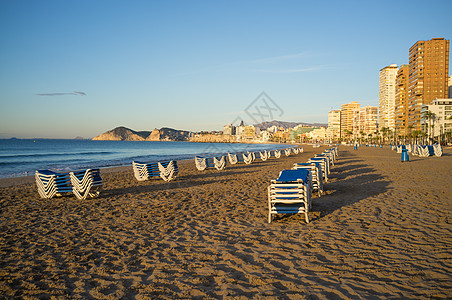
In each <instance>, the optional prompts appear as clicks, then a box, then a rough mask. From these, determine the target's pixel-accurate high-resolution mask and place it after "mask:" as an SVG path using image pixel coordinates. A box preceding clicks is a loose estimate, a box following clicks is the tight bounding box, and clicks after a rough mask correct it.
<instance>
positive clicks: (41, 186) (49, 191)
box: [35, 169, 103, 200]
mask: <svg viewBox="0 0 452 300" xmlns="http://www.w3.org/2000/svg"><path fill="white" fill-rule="evenodd" d="M35 180H36V186H37V187H38V193H39V195H40V196H41V197H42V198H47V199H50V198H53V197H55V196H63V195H64V194H74V195H75V196H76V197H77V198H78V199H83V200H84V199H86V198H87V197H91V198H92V197H97V196H98V195H99V194H100V191H101V189H102V186H103V182H102V177H101V176H100V170H99V169H87V170H82V171H73V172H69V173H57V172H53V171H50V170H37V171H36V173H35Z"/></svg>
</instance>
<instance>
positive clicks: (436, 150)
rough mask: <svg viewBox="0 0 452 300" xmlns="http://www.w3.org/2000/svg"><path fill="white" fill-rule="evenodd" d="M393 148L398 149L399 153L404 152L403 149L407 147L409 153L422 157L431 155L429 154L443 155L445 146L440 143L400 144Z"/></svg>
mask: <svg viewBox="0 0 452 300" xmlns="http://www.w3.org/2000/svg"><path fill="white" fill-rule="evenodd" d="M391 149H392V150H396V151H397V153H402V150H403V149H406V150H407V151H408V152H409V153H411V154H413V155H417V156H421V157H429V156H437V157H440V156H442V155H443V148H442V147H441V145H440V144H434V145H418V144H414V145H410V144H408V145H398V146H392V147H391Z"/></svg>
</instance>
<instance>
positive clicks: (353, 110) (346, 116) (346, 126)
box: [341, 101, 360, 138]
mask: <svg viewBox="0 0 452 300" xmlns="http://www.w3.org/2000/svg"><path fill="white" fill-rule="evenodd" d="M359 106H360V105H359V103H358V102H356V101H352V102H350V103H347V104H342V105H341V138H349V137H350V138H351V137H352V136H351V134H353V119H354V118H355V117H356V115H357V114H359Z"/></svg>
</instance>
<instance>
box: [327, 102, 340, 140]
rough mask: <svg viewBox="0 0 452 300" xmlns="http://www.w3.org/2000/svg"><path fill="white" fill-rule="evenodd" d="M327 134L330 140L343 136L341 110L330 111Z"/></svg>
mask: <svg viewBox="0 0 452 300" xmlns="http://www.w3.org/2000/svg"><path fill="white" fill-rule="evenodd" d="M326 136H327V138H328V139H329V140H330V141H334V140H337V139H339V138H340V137H341V111H340V110H331V111H329V112H328V128H327V130H326Z"/></svg>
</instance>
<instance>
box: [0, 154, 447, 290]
mask: <svg viewBox="0 0 452 300" xmlns="http://www.w3.org/2000/svg"><path fill="white" fill-rule="evenodd" d="M324 149H326V147H320V148H312V147H310V146H304V150H305V151H304V153H303V154H299V155H291V156H290V157H281V158H280V159H277V160H275V159H272V160H268V161H266V162H261V161H260V160H259V159H257V160H256V162H255V163H253V164H252V165H244V164H240V165H235V166H231V165H228V166H227V168H226V169H225V170H223V171H216V170H207V171H203V172H200V171H197V170H196V168H195V165H194V162H192V161H190V162H182V163H180V166H179V167H180V172H179V176H178V178H177V179H176V181H173V182H169V183H166V182H164V181H163V180H153V181H147V182H138V181H136V180H135V178H134V177H133V173H132V167H131V166H130V167H123V168H115V169H109V170H105V171H103V172H102V177H103V179H104V190H103V191H102V193H101V195H100V197H99V198H95V199H88V200H83V201H82V200H77V199H76V198H75V197H72V196H69V197H61V198H54V199H50V200H49V199H41V198H40V197H39V195H38V193H37V189H36V186H35V184H34V180H33V177H28V178H20V179H18V178H15V179H2V180H0V208H1V210H0V226H1V230H0V298H2V299H10V298H26V299H32V298H40V299H42V298H44V299H47V298H54V299H67V298H75V299H81V298H83V299H84V298H88V299H120V298H125V299H150V298H152V299H193V298H194V299H204V298H206V299H218V298H226V299H279V298H281V299H347V298H352V299H388V298H392V299H450V298H452V250H451V249H452V225H451V222H452V219H451V210H452V187H451V181H452V172H451V167H452V149H444V152H445V153H444V155H443V156H442V157H430V158H419V157H415V156H410V162H403V163H402V162H401V159H400V154H397V153H396V152H395V151H391V150H390V149H389V148H384V149H380V148H367V147H361V148H359V149H358V150H353V147H346V146H340V148H339V160H338V161H337V163H336V164H335V166H334V167H332V169H331V171H332V173H331V175H330V180H329V182H328V183H326V184H325V195H323V196H322V197H316V196H314V198H313V207H312V212H311V213H310V218H311V222H310V223H309V224H306V223H305V221H304V216H303V215H289V216H283V217H281V216H278V217H277V218H276V220H275V221H274V222H273V223H271V224H268V223H267V212H268V207H267V205H268V204H267V186H268V185H269V182H270V180H271V179H275V178H276V177H277V176H278V173H279V171H281V170H283V169H290V168H291V167H292V165H293V164H294V163H295V162H305V161H307V160H308V159H309V158H310V157H312V156H314V154H315V153H320V152H322V151H323V150H324Z"/></svg>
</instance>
